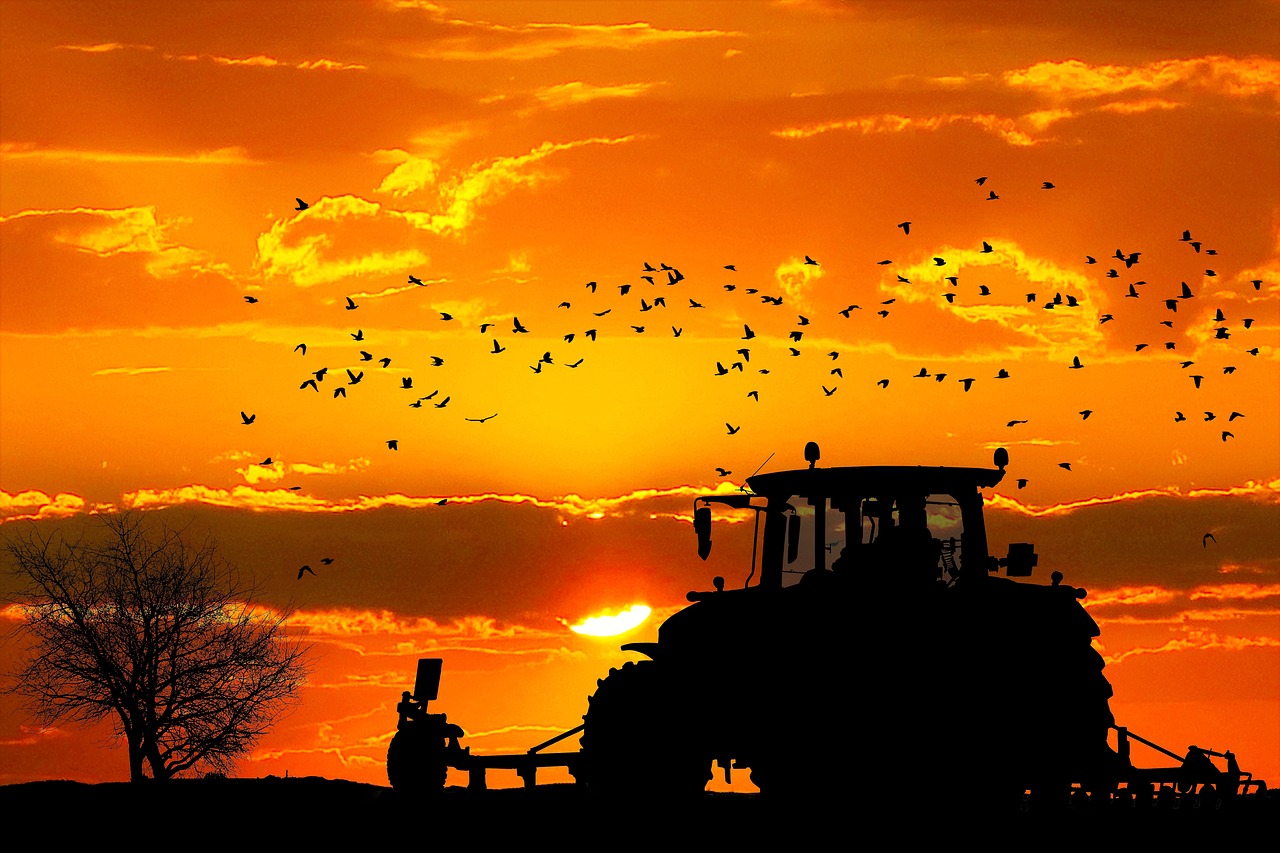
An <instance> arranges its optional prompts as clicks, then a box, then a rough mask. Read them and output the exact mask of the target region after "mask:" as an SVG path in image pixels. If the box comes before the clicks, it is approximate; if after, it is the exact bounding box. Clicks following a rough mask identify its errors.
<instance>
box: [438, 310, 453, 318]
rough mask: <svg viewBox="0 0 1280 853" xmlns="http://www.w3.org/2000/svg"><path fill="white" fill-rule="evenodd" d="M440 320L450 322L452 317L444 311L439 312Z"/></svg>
mask: <svg viewBox="0 0 1280 853" xmlns="http://www.w3.org/2000/svg"><path fill="white" fill-rule="evenodd" d="M440 319H441V320H452V319H453V315H452V314H449V313H447V312H445V311H441V312H440Z"/></svg>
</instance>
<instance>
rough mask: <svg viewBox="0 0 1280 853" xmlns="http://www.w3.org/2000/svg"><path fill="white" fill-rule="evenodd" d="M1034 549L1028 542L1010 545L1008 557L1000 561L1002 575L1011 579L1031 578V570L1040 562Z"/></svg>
mask: <svg viewBox="0 0 1280 853" xmlns="http://www.w3.org/2000/svg"><path fill="white" fill-rule="evenodd" d="M1035 549H1036V546H1035V545H1032V544H1031V543H1030V542H1013V543H1010V545H1009V556H1007V557H1005V558H1003V559H1002V560H1000V565H1002V566H1004V573H1005V574H1006V575H1008V576H1009V577H1011V578H1026V577H1031V570H1032V569H1033V568H1035V566H1036V564H1037V563H1039V562H1040V557H1039V555H1037V554H1036V550H1035Z"/></svg>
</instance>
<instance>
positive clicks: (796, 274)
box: [773, 258, 825, 311]
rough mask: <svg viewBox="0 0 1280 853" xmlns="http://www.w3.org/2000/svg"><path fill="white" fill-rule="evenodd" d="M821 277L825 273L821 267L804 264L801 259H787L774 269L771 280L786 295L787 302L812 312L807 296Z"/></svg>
mask: <svg viewBox="0 0 1280 853" xmlns="http://www.w3.org/2000/svg"><path fill="white" fill-rule="evenodd" d="M823 275H825V273H824V272H823V270H822V267H821V266H818V265H815V264H806V263H805V262H804V259H803V258H788V259H787V260H785V261H783V262H782V263H780V264H778V266H777V268H776V269H774V271H773V280H774V281H776V282H777V283H778V287H780V288H781V289H782V292H783V293H784V294H786V297H787V301H788V302H793V303H795V305H796V306H797V307H799V308H800V309H802V310H806V311H807V310H812V306H811V305H810V304H809V301H808V299H807V296H808V294H809V293H810V292H811V291H812V289H813V284H814V283H815V282H817V281H818V280H820V279H821V278H822V276H823Z"/></svg>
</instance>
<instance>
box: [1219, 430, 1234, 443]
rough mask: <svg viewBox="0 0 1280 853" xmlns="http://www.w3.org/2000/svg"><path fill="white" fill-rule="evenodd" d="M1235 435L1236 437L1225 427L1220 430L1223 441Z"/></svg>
mask: <svg viewBox="0 0 1280 853" xmlns="http://www.w3.org/2000/svg"><path fill="white" fill-rule="evenodd" d="M1235 437H1236V436H1235V433H1230V432H1227V431H1226V430H1225V429H1224V430H1223V431H1222V440H1223V441H1226V440H1227V439H1228V438H1235Z"/></svg>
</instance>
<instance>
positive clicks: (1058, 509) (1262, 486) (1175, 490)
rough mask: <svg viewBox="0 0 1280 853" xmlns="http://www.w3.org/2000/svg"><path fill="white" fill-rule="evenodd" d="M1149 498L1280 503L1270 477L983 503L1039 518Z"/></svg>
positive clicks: (1278, 485) (1277, 485) (993, 498)
mask: <svg viewBox="0 0 1280 853" xmlns="http://www.w3.org/2000/svg"><path fill="white" fill-rule="evenodd" d="M1152 497H1174V498H1179V497H1180V498H1191V499H1195V498H1215V497H1247V498H1255V499H1258V500H1262V501H1266V502H1269V503H1280V479H1275V480H1270V481H1268V482H1265V483H1259V482H1257V481H1254V480H1250V481H1248V482H1247V483H1245V484H1244V485H1243V486H1229V487H1227V488H1222V489H1190V490H1188V491H1185V492H1184V491H1183V490H1182V489H1181V488H1179V487H1177V486H1165V487H1163V488H1159V489H1139V490H1136V491H1131V492H1120V493H1119V494H1114V495H1106V496H1103V497H1089V498H1082V499H1080V500H1076V501H1068V502H1066V503H1060V504H1050V505H1047V506H1039V507H1037V506H1032V505H1030V504H1024V503H1022V502H1020V501H1018V500H1016V499H1015V498H1011V497H1009V496H1008V495H1001V494H992V495H989V496H987V498H986V503H987V506H989V507H991V508H993V509H999V510H1008V511H1010V512H1015V513H1017V514H1019V515H1024V516H1027V517H1030V518H1039V517H1043V516H1051V515H1063V514H1066V513H1071V512H1075V511H1076V510H1078V509H1082V508H1084V507H1091V506H1105V505H1107V504H1114V503H1122V502H1124V501H1135V500H1141V499H1143V498H1152Z"/></svg>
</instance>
